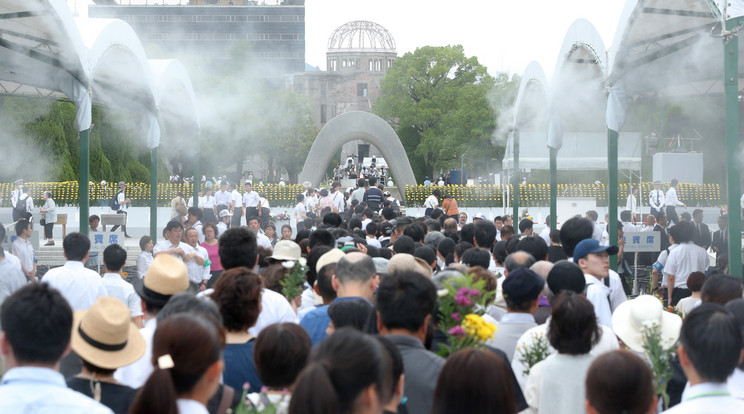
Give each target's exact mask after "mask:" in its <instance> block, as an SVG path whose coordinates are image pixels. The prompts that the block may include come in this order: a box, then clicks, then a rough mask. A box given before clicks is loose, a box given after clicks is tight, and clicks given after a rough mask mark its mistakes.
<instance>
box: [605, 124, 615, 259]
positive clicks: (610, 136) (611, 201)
mask: <svg viewBox="0 0 744 414" xmlns="http://www.w3.org/2000/svg"><path fill="white" fill-rule="evenodd" d="M617 141H618V132H617V131H613V130H611V129H609V128H608V129H607V168H608V170H609V171H608V172H609V183H608V184H607V190H608V191H607V202H608V206H609V207H608V208H609V213H610V223H609V224H610V232H609V233H610V244H611V245H615V244H617V186H618V179H617V174H618V171H617V167H618V162H617V152H618V149H617ZM610 268H611V269H617V256H610Z"/></svg>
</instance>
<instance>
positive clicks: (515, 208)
mask: <svg viewBox="0 0 744 414" xmlns="http://www.w3.org/2000/svg"><path fill="white" fill-rule="evenodd" d="M513 136H514V154H513V156H514V168H513V171H512V172H513V175H512V185H513V186H514V190H513V191H512V197H513V198H512V222H513V223H514V227H516V226H517V225H518V224H519V178H520V177H519V130H518V129H514V135H513Z"/></svg>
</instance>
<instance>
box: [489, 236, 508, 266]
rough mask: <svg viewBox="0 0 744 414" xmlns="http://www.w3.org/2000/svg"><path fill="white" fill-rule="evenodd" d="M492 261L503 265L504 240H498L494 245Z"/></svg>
mask: <svg viewBox="0 0 744 414" xmlns="http://www.w3.org/2000/svg"><path fill="white" fill-rule="evenodd" d="M492 251H493V260H494V261H495V262H496V263H498V264H500V265H502V266H503V265H504V261H505V260H506V256H507V253H506V240H500V241H498V242H496V244H494V245H493V249H492Z"/></svg>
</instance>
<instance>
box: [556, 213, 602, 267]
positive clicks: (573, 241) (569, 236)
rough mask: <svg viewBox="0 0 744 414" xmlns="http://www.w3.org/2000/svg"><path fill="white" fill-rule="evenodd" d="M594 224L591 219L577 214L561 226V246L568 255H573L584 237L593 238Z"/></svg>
mask: <svg viewBox="0 0 744 414" xmlns="http://www.w3.org/2000/svg"><path fill="white" fill-rule="evenodd" d="M593 232H594V224H592V222H591V221H589V219H586V218H583V217H580V216H576V217H572V218H570V219H568V220H566V222H565V223H563V225H562V226H561V246H563V251H564V252H566V256H568V257H573V253H574V249H575V248H576V245H577V244H579V242H581V241H582V240H584V239H591V238H592V233H593Z"/></svg>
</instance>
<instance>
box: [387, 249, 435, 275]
mask: <svg viewBox="0 0 744 414" xmlns="http://www.w3.org/2000/svg"><path fill="white" fill-rule="evenodd" d="M387 272H388V274H389V275H392V274H395V273H398V272H416V273H418V274H420V275H423V276H426V277H428V278H429V279H431V275H432V273H433V271H432V269H431V266H429V265H428V264H427V263H426V262H425V261H424V260H422V259H419V258H418V257H414V256H413V255H410V254H408V253H396V254H395V255H393V257H392V258H391V259H390V261H388V265H387Z"/></svg>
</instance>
